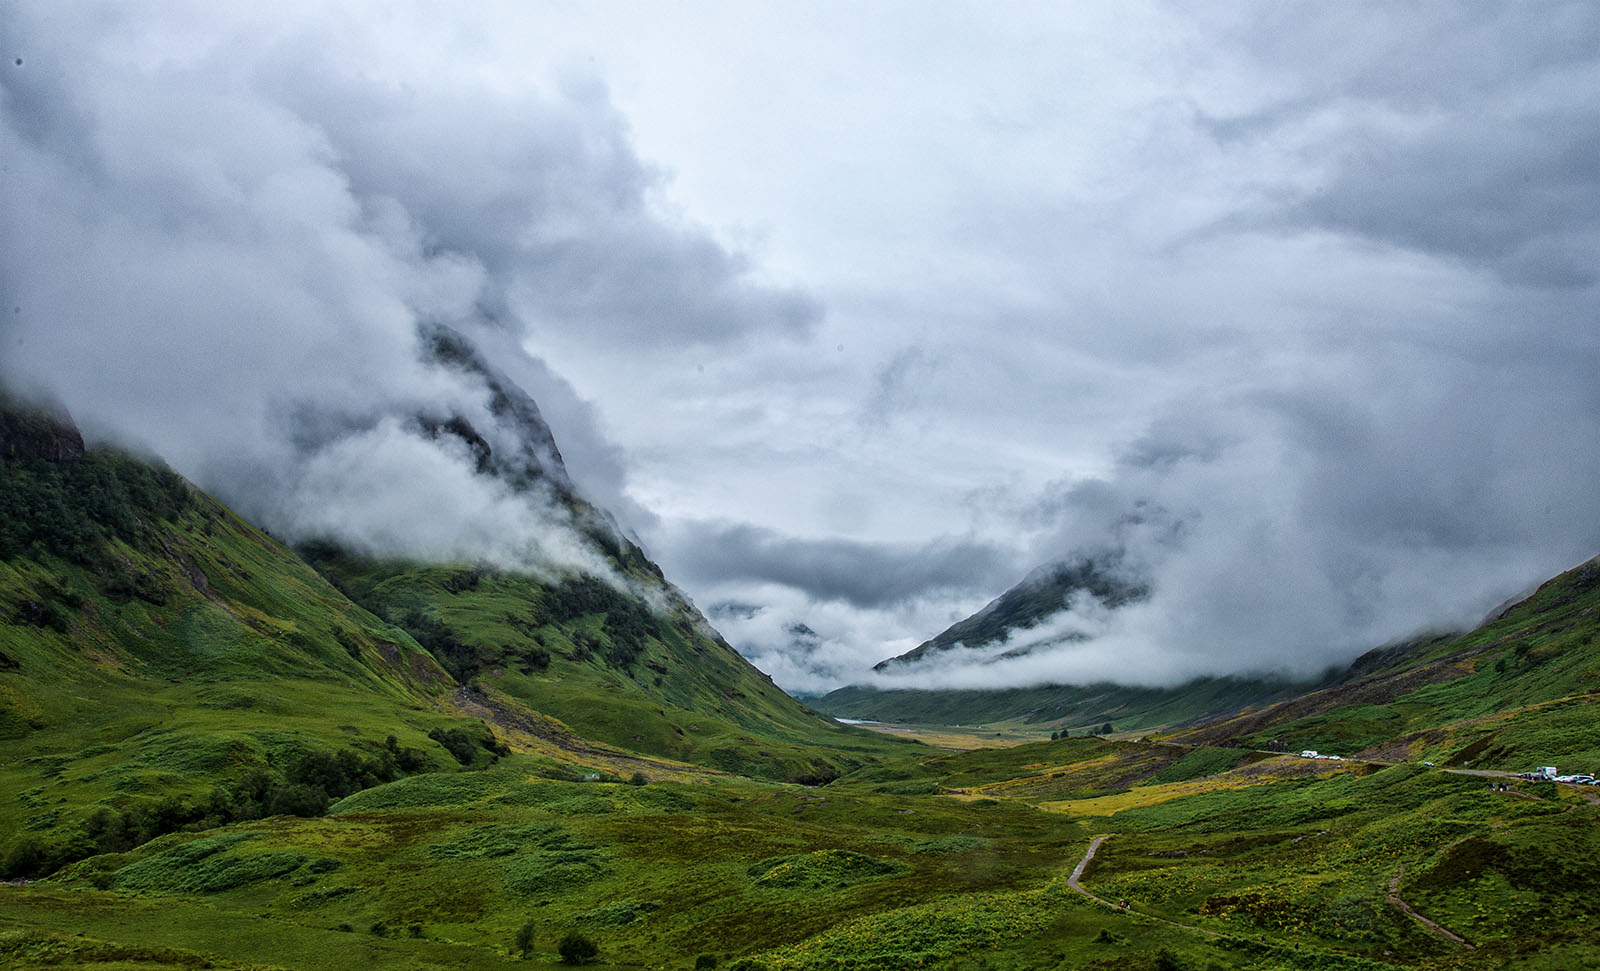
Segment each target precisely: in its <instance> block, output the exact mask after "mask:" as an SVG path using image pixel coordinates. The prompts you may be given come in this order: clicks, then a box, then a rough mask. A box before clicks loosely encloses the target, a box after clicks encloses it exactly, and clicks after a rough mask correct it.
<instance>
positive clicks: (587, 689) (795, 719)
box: [308, 549, 906, 783]
mask: <svg viewBox="0 0 1600 971" xmlns="http://www.w3.org/2000/svg"><path fill="white" fill-rule="evenodd" d="M308 555H310V556H311V557H312V559H313V561H314V562H315V563H316V565H317V566H318V568H319V569H320V570H321V571H322V572H323V573H324V574H325V575H326V576H328V577H330V578H332V579H333V580H334V582H335V583H337V584H338V586H339V587H340V588H341V589H342V590H344V591H345V592H346V593H348V594H349V595H350V596H351V598H352V599H354V600H355V601H357V602H358V603H361V604H362V605H363V606H366V607H367V608H369V609H370V610H372V611H373V612H374V613H375V614H377V615H379V616H381V617H384V618H385V619H387V620H390V621H392V622H394V623H395V624H398V625H400V626H402V627H404V628H405V629H407V630H408V631H410V632H411V633H412V635H413V636H414V637H415V638H416V639H417V640H418V641H419V642H421V643H422V644H424V645H425V646H427V647H428V648H429V649H430V650H431V651H432V652H433V654H434V656H436V657H438V658H439V659H440V660H441V661H442V662H443V663H444V664H445V665H446V666H447V667H449V668H450V669H451V671H452V672H453V673H454V675H455V676H456V677H457V678H458V679H459V680H460V681H462V682H463V683H469V684H471V685H472V686H473V687H474V689H475V690H476V691H478V692H479V694H480V696H481V698H482V699H483V704H484V705H485V707H486V708H488V709H490V710H491V714H490V715H489V717H490V718H491V720H497V719H496V718H495V715H494V714H493V712H494V711H500V710H515V709H517V708H519V707H528V708H533V709H536V710H538V711H540V712H542V713H544V714H545V715H548V716H551V717H554V718H558V719H560V720H561V721H562V722H563V723H565V724H566V725H567V726H569V727H570V728H571V729H572V730H573V731H575V732H577V733H578V734H580V735H582V736H584V737H586V738H591V739H596V740H599V741H602V742H606V743H609V744H612V745H615V746H619V747H622V748H626V749H630V750H633V751H637V752H644V753H649V754H653V755H659V756H664V757H668V758H673V759H681V760H684V761H689V762H695V763H698V764H702V765H707V766H711V767H714V768H718V769H723V770H725V771H729V772H734V773H738V774H743V775H757V776H762V777H766V778H777V779H788V780H791V781H800V782H812V783H817V782H825V781H827V780H828V779H831V778H834V777H835V776H837V775H839V774H840V773H841V772H843V771H847V770H848V769H850V768H852V767H854V766H855V765H858V764H860V763H861V762H863V761H866V760H869V759H871V758H875V757H879V756H882V755H885V754H889V753H893V752H895V751H897V750H899V749H901V748H903V747H904V745H905V744H906V743H901V742H897V741H896V740H893V739H888V738H885V737H884V736H882V735H877V734H873V733H870V732H865V731H862V730H860V729H854V728H848V727H845V726H842V725H840V724H838V723H837V722H835V721H834V720H833V719H831V718H828V717H826V716H823V715H820V714H818V713H817V712H815V711H812V710H811V709H809V708H807V707H805V706H804V705H802V704H800V703H799V702H797V701H795V700H794V699H793V698H791V697H789V696H788V695H787V694H785V693H784V692H783V690H782V689H780V688H778V687H777V686H776V685H774V684H773V683H772V681H771V680H770V679H769V678H768V677H767V676H766V675H764V674H762V673H761V672H759V671H757V670H756V669H755V668H754V667H751V666H750V664H749V663H748V662H746V661H745V660H744V659H743V658H742V657H740V656H739V655H738V653H737V652H735V651H734V650H733V648H732V647H731V646H729V645H728V643H727V642H726V641H724V640H723V639H722V637H721V636H720V635H718V634H717V633H716V632H715V631H714V630H712V629H711V628H710V627H709V626H708V625H707V624H706V623H705V621H704V620H703V619H702V618H701V617H700V615H699V613H698V612H696V611H695V610H694V608H693V607H692V606H690V605H689V604H688V603H687V602H686V601H684V600H683V599H682V598H681V597H680V596H679V595H678V594H677V593H676V591H674V590H672V588H670V587H669V586H667V585H666V584H665V583H663V582H662V581H660V580H659V579H655V578H654V577H651V576H649V575H644V576H640V575H638V574H637V573H636V574H634V576H633V577H632V579H633V580H634V582H636V583H638V584H639V586H640V589H641V590H642V591H645V592H647V593H650V594H651V595H652V596H653V597H654V598H655V599H656V600H657V606H656V607H655V608H654V609H652V607H651V605H650V604H648V603H647V602H646V601H645V600H643V599H642V598H641V595H640V594H638V593H634V592H632V591H624V590H620V589H618V588H617V587H615V586H613V585H611V584H608V583H604V582H601V581H599V580H596V579H594V578H592V577H587V576H579V577H567V578H565V579H563V580H561V581H560V582H557V583H549V582H544V581H541V580H539V579H537V578H533V577H529V576H525V575H518V574H512V573H506V572H503V571H496V570H492V569H488V568H484V567H434V566H423V565H417V564H399V563H380V562H373V561H370V560H362V559H357V558H353V557H349V556H345V555H342V554H339V553H338V552H336V551H333V550H328V549H319V550H311V551H308ZM499 720H501V721H503V722H504V723H505V724H506V725H507V726H508V727H514V726H515V721H516V718H515V716H514V715H508V716H507V717H506V718H505V719H499ZM818 746H826V749H825V750H824V749H819V748H818Z"/></svg>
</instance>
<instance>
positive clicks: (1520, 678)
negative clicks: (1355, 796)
mask: <svg viewBox="0 0 1600 971" xmlns="http://www.w3.org/2000/svg"><path fill="white" fill-rule="evenodd" d="M1597 723H1600V560H1591V561H1589V562H1588V563H1585V564H1583V565H1581V566H1579V567H1577V568H1575V569H1572V570H1569V571H1568V572H1566V573H1563V574H1562V575H1561V576H1558V577H1556V578H1554V579H1552V580H1550V581H1549V582H1548V583H1545V584H1544V585H1543V586H1541V587H1540V588H1539V589H1538V591H1536V592H1535V593H1534V594H1533V595H1532V596H1530V597H1529V598H1527V599H1526V600H1524V601H1522V602H1521V603H1518V604H1516V605H1515V606H1513V607H1510V608H1508V609H1506V610H1504V611H1503V612H1501V613H1500V615H1499V616H1498V617H1496V618H1495V619H1493V620H1492V621H1490V622H1489V623H1486V624H1484V625H1483V626H1481V627H1479V628H1478V629H1477V630H1474V631H1472V632H1470V633H1467V634H1464V635H1460V636H1453V637H1437V638H1431V639H1425V640H1422V641H1419V642H1417V643H1414V644H1411V645H1407V646H1406V647H1405V648H1404V649H1400V650H1390V651H1383V652H1375V653H1374V654H1373V655H1371V656H1369V657H1367V658H1364V659H1363V660H1361V661H1358V662H1357V664H1356V665H1355V666H1354V667H1353V668H1352V671H1351V673H1350V676H1348V677H1347V678H1346V679H1344V680H1342V681H1341V682H1339V683H1337V684H1334V685H1331V686H1329V687H1326V688H1323V689H1321V690H1318V691H1315V692H1312V693H1310V694H1307V695H1304V696H1302V697H1299V698H1295V699H1292V700H1289V701H1285V702H1282V703H1280V704H1277V705H1274V706H1271V707H1268V708H1265V709H1262V710H1258V711H1252V712H1248V713H1245V714H1242V715H1239V716H1237V717H1233V718H1226V719H1220V720H1217V721H1216V722H1214V723H1212V724H1207V725H1200V726H1195V727H1192V728H1188V729H1184V730H1181V731H1178V732H1175V733H1173V735H1172V737H1173V738H1174V739H1177V740H1181V741H1185V742H1204V743H1210V744H1221V743H1227V744H1241V745H1247V746H1251V747H1264V746H1266V745H1268V744H1270V743H1272V742H1273V741H1276V742H1277V744H1279V745H1281V746H1283V747H1286V748H1288V749H1290V750H1298V749H1302V748H1314V749H1318V750H1319V751H1329V752H1335V753H1339V754H1361V755H1367V756H1370V757H1374V758H1386V759H1390V760H1399V759H1426V760H1428V761H1434V762H1439V763H1441V764H1445V763H1448V764H1453V765H1465V764H1467V763H1469V762H1470V763H1471V764H1472V765H1474V766H1478V767H1483V768H1518V769H1525V768H1528V767H1531V766H1534V765H1552V764H1553V765H1557V766H1558V767H1560V766H1562V765H1571V766H1573V767H1574V768H1575V769H1578V770H1582V771H1585V772H1587V771H1590V769H1591V767H1597V768H1600V737H1597V735H1596V732H1595V730H1594V727H1593V726H1594V725H1596V724H1597Z"/></svg>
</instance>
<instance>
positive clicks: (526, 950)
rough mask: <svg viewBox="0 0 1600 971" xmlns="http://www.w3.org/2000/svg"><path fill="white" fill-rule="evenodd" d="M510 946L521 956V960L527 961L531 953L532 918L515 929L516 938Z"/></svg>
mask: <svg viewBox="0 0 1600 971" xmlns="http://www.w3.org/2000/svg"><path fill="white" fill-rule="evenodd" d="M512 946H513V947H515V948H516V949H517V951H518V952H519V953H520V954H521V955H522V957H523V960H527V957H528V955H529V954H532V953H533V918H531V917H530V918H528V922H527V923H526V924H523V925H522V926H521V927H519V928H517V936H516V938H515V939H514V940H513V941H512Z"/></svg>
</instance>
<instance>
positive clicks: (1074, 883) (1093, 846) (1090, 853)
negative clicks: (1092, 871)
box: [1067, 833, 1222, 939]
mask: <svg viewBox="0 0 1600 971" xmlns="http://www.w3.org/2000/svg"><path fill="white" fill-rule="evenodd" d="M1110 838H1111V834H1110V833H1105V834H1102V835H1100V836H1096V837H1095V838H1094V839H1092V840H1090V841H1089V849H1088V850H1087V851H1085V852H1084V854H1083V859H1081V860H1079V861H1078V865H1077V866H1075V867H1073V868H1072V876H1070V877H1067V886H1069V887H1071V888H1072V889H1073V890H1075V891H1077V892H1078V893H1081V894H1083V895H1084V896H1085V897H1088V898H1089V899H1090V900H1093V901H1094V902H1095V903H1098V904H1104V905H1105V906H1107V907H1110V908H1111V909H1112V910H1115V911H1119V912H1121V913H1124V914H1127V915H1128V916H1130V917H1143V918H1144V919H1145V920H1153V921H1156V922H1157V923H1161V924H1166V925H1167V926H1169V927H1177V928H1179V929H1181V930H1186V931H1193V932H1194V933H1196V934H1204V935H1205V936H1206V937H1210V938H1213V939H1214V938H1219V937H1221V936H1222V935H1221V934H1220V933H1218V932H1217V931H1213V930H1207V929H1206V928H1204V927H1196V926H1195V925H1193V924H1183V923H1179V922H1178V921H1175V920H1168V919H1167V918H1165V917H1157V916H1156V915H1155V914H1146V913H1141V912H1140V911H1137V910H1133V909H1132V908H1130V907H1125V906H1123V905H1121V904H1117V903H1113V902H1112V901H1109V900H1107V899H1106V898H1104V897H1102V896H1100V895H1099V894H1096V893H1094V892H1092V891H1090V890H1088V889H1087V888H1085V887H1084V885H1083V884H1081V883H1079V882H1078V881H1079V880H1080V879H1081V878H1082V877H1083V871H1084V870H1086V869H1088V866H1089V861H1090V860H1093V859H1094V854H1095V851H1096V850H1098V849H1100V844H1101V843H1104V842H1105V841H1106V840H1108V839H1110Z"/></svg>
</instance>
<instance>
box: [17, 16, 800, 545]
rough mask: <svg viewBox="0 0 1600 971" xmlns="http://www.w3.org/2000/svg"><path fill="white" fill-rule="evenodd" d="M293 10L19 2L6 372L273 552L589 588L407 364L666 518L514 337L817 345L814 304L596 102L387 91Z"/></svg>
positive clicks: (423, 88)
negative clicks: (677, 208)
mask: <svg viewBox="0 0 1600 971" xmlns="http://www.w3.org/2000/svg"><path fill="white" fill-rule="evenodd" d="M289 14H290V15H286V16H284V17H282V18H281V19H279V20H275V21H273V22H272V23H271V26H272V27H273V28H274V29H272V30H261V31H254V30H251V29H250V26H251V25H250V24H249V23H248V19H249V18H248V17H246V18H243V19H242V20H236V19H234V18H231V17H230V16H228V15H226V14H225V13H222V12H219V11H203V10H199V9H188V10H185V9H181V8H178V7H171V8H163V9H161V10H151V9H144V10H134V9H131V8H127V7H124V6H121V5H115V4H81V5H72V6H70V7H62V6H34V7H19V6H15V5H9V6H7V7H6V8H5V11H4V16H5V18H6V22H5V28H6V29H5V31H4V36H5V37H6V42H7V43H8V44H9V45H11V47H10V48H9V49H8V52H7V53H8V55H9V60H8V63H7V64H6V65H5V71H4V72H3V73H0V99H3V100H0V125H3V130H4V134H3V137H4V142H5V144H6V145H7V149H6V152H5V164H6V170H7V171H6V177H5V179H4V180H3V186H0V209H3V210H4V211H5V212H6V213H7V232H6V233H5V235H4V238H3V240H0V259H3V265H4V271H5V272H4V289H5V298H6V300H5V302H6V307H7V310H8V311H9V312H8V313H7V314H6V315H5V319H4V321H3V323H0V327H3V331H0V334H3V338H4V347H5V349H6V352H5V354H4V357H3V359H0V369H3V372H4V376H5V377H6V378H7V379H8V380H10V381H13V382H17V383H19V384H26V385H30V386H42V387H46V388H48V389H50V390H52V391H53V392H55V393H56V394H57V395H59V396H60V397H61V398H62V399H63V400H64V401H65V402H66V403H67V405H68V406H69V407H70V408H71V409H72V410H73V411H74V412H75V413H76V414H77V415H78V416H79V418H80V420H81V421H82V422H83V423H84V424H85V425H86V427H87V428H89V429H90V430H91V432H92V433H97V434H100V435H106V436H112V437H118V438H123V439H130V438H131V439H136V440H140V441H142V442H144V443H145V444H147V445H148V446H149V447H151V448H153V449H154V450H156V451H158V452H160V453H161V454H163V455H164V456H165V457H166V458H168V459H169V460H170V461H171V462H172V463H173V464H174V465H175V466H176V467H177V468H179V469H180V470H181V471H183V472H185V473H187V474H189V475H190V476H191V477H193V478H195V479H197V480H198V481H200V482H201V483H202V484H204V485H207V486H209V487H212V488H214V489H216V490H218V491H219V492H220V493H221V494H223V496H224V497H225V498H227V499H228V500H229V501H230V502H232V503H234V504H235V505H236V506H237V507H238V508H240V509H241V510H242V511H244V512H246V513H248V514H251V515H253V516H256V517H258V518H260V519H261V520H262V521H263V522H264V523H265V524H266V525H267V526H269V527H270V528H272V529H274V530H275V531H279V532H281V533H282V534H283V535H287V536H290V537H303V536H308V535H318V534H334V535H338V536H341V537H343V538H345V539H346V540H348V541H350V542H352V543H355V544H357V545H359V546H361V547H363V548H366V549H370V550H372V551H375V552H380V553H400V554H407V555H422V556H428V557H441V558H468V559H489V560H492V561H495V562H501V563H506V564H509V565H521V566H530V567H535V568H542V567H547V566H551V565H554V566H561V567H568V568H570V567H577V568H582V569H589V570H592V571H596V572H602V573H603V572H604V567H603V565H602V564H601V561H600V560H599V558H598V557H597V556H596V555H595V554H594V553H593V552H592V551H590V550H589V549H588V548H587V544H586V543H584V542H583V541H582V540H581V539H580V538H579V537H578V536H577V535H575V534H574V533H573V532H572V531H571V530H570V529H569V528H568V526H569V525H570V524H569V523H568V521H567V519H568V516H567V514H566V513H565V511H564V510H563V509H562V508H561V506H560V504H559V503H546V502H541V501H540V500H539V499H538V497H537V496H536V495H534V494H521V495H513V494H511V493H510V492H509V491H507V490H506V489H505V488H504V486H503V485H501V484H497V483H493V482H490V481H486V480H483V479H481V478H478V477H475V476H474V475H473V474H472V470H473V462H472V456H471V455H470V454H468V453H467V452H466V451H465V450H464V449H463V448H459V447H454V446H453V445H452V443H451V440H449V439H448V438H447V439H444V440H440V439H438V438H437V437H436V436H435V437H430V436H427V435H423V434H419V433H418V430H417V428H416V427H415V426H414V422H413V419H414V418H415V417H416V416H418V415H444V416H448V415H451V414H456V415H462V416H464V417H466V418H468V419H469V420H470V421H472V423H473V425H474V426H475V427H476V428H478V429H479V430H480V431H481V432H483V433H485V434H489V433H491V432H492V430H493V428H494V425H495V423H494V420H493V418H492V417H491V416H490V414H489V412H488V406H489V401H488V389H487V388H486V387H485V386H484V385H482V384H481V383H479V382H476V381H474V380H472V379H471V377H470V376H464V375H462V374H459V373H454V372H451V371H449V370H448V369H440V368H436V367H428V366H426V365H425V363H424V362H423V361H422V360H421V359H420V357H419V344H418V327H419V325H420V324H423V323H426V322H432V321H445V322H448V323H450V324H451V325H453V326H455V327H456V328H458V329H460V330H461V331H462V332H464V333H466V334H468V335H469V336H470V337H471V338H472V339H474V340H475V341H476V342H477V343H478V344H479V345H480V346H481V347H483V348H484V349H485V351H486V352H487V353H488V354H490V355H491V357H492V359H493V360H494V361H495V363H496V366H497V367H498V368H499V369H500V370H502V371H504V372H506V373H507V374H508V375H510V376H511V377H512V378H513V379H514V380H516V381H517V382H519V383H520V384H522V385H523V386H524V387H526V388H527V389H528V390H529V391H530V392H531V393H533V394H534V395H535V396H536V398H537V400H539V401H540V402H541V403H542V405H543V410H544V412H545V416H546V419H547V420H548V421H549V422H550V423H551V424H552V425H553V426H555V428H556V430H557V434H558V436H559V438H560V444H561V446H562V447H563V449H564V450H565V453H566V457H567V460H568V462H569V464H570V465H571V466H572V472H573V475H574V477H575V478H576V479H577V481H578V483H579V485H580V486H581V487H582V488H583V489H584V491H585V492H586V493H588V494H589V495H590V496H592V497H593V498H595V499H596V500H597V501H599V502H601V503H603V504H605V505H607V506H608V507H610V508H613V509H616V510H618V511H619V512H620V513H622V514H623V515H624V516H627V517H628V518H629V520H630V521H632V522H634V523H641V522H643V523H648V522H649V521H650V515H649V513H648V511H647V510H644V509H643V508H642V507H639V506H637V505H636V504H634V503H632V502H631V500H629V499H628V497H627V494H626V490H625V480H626V467H625V463H624V461H623V460H622V458H621V455H620V452H619V450H618V449H617V447H616V446H615V445H614V444H612V443H611V442H610V441H609V440H608V439H607V438H606V436H605V433H604V431H603V429H602V428H601V427H600V424H599V422H598V421H597V419H596V417H595V415H594V412H593V409H592V407H591V406H590V405H589V404H588V403H587V402H586V401H584V400H583V399H582V398H581V397H580V396H579V395H578V394H577V393H576V391H575V390H574V389H573V388H572V387H571V385H570V384H569V383H568V382H566V381H565V380H564V379H563V378H562V377H560V376H559V375H557V374H555V373H554V372H553V371H551V369H550V368H549V367H548V366H547V365H546V364H545V363H544V362H543V361H541V360H539V359H538V358H537V357H534V356H532V355H530V354H529V352H528V351H527V350H526V349H525V347H524V345H523V343H522V342H523V341H524V340H526V339H528V338H529V337H530V335H532V336H534V337H535V339H536V338H537V335H538V334H539V333H541V332H545V331H549V330H553V329H560V330H565V331H567V332H575V333H579V334H582V335H584V336H585V338H586V339H589V340H593V341H595V342H597V343H600V344H612V345H617V346H627V345H630V344H638V343H645V344H650V343H671V344H685V343H687V344H691V345H694V344H714V343H717V342H726V341H740V340H744V339H748V338H750V337H752V336H754V335H759V334H779V335H792V334H803V333H804V332H805V330H806V328H807V327H809V326H810V325H811V324H812V322H813V321H814V320H815V318H816V316H817V309H816V304H815V302H814V301H812V300H811V299H809V298H807V297H805V296H804V295H802V294H799V293H797V292H795V291H789V290H778V289H771V288H763V287H759V286H753V285H750V284H749V283H748V282H747V281H746V280H745V279H744V278H745V276H746V267H745V266H744V262H743V260H742V258H741V257H739V256H738V255H737V254H735V253H732V252H730V251H728V250H725V249H724V248H722V247H721V246H720V245H718V244H717V243H715V242H713V241H712V240H711V239H710V238H709V237H708V236H707V235H705V234H704V233H703V232H701V231H699V230H698V229H696V228H694V227H693V226H690V225H687V224H685V223H682V222H677V221H674V220H672V219H670V218H669V217H667V216H665V215H663V214H661V213H659V212H658V211H657V210H655V209H654V208H652V206H651V205H650V204H649V202H648V200H647V199H646V194H647V192H648V191H649V190H650V188H651V186H652V185H653V184H654V182H655V180H656V178H657V177H656V175H655V174H654V173H653V172H652V171H651V169H650V168H649V166H647V165H645V164H644V163H642V162H641V161H639V159H638V158H637V157H636V156H635V155H634V153H633V150H632V148H631V146H630V144H629V141H628V136H627V130H626V126H625V124H624V123H623V121H622V119H621V118H620V117H619V116H618V114H617V113H616V111H615V110H614V109H612V108H611V107H610V106H609V105H608V103H607V100H606V93H605V90H604V87H603V86H602V85H600V84H599V83H598V82H597V81H596V80H594V79H592V78H582V77H576V78H573V79H571V80H569V81H568V82H566V83H565V84H563V85H558V86H554V87H549V88H541V87H538V86H533V85H524V86H520V87H519V88H518V89H517V90H515V91H513V92H509V93H499V94H498V95H496V94H492V93H491V92H489V91H487V90H486V89H485V88H484V87H483V86H482V85H481V83H478V84H475V83H473V81H472V79H471V75H470V71H463V72H461V73H458V74H449V73H441V74H435V75H430V76H429V77H428V78H427V81H428V83H427V84H423V83H421V81H422V79H420V78H408V77H407V76H406V74H405V67H404V65H397V66H396V67H397V68H398V73H384V72H383V71H380V72H378V73H376V74H369V73H367V70H366V69H367V68H371V67H377V65H372V64H361V63H352V62H350V61H349V60H348V59H347V58H345V57H344V56H343V53H344V52H343V51H342V50H341V49H340V46H339V44H338V42H337V40H336V39H335V38H332V37H325V36H323V35H322V34H321V33H320V32H319V30H318V22H317V21H316V20H314V19H306V20H303V21H297V20H296V18H295V16H293V15H292V14H293V11H290V12H289ZM457 444H459V443H457ZM496 444H497V445H500V446H502V447H504V448H507V449H514V448H515V446H516V443H512V442H503V443H496Z"/></svg>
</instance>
